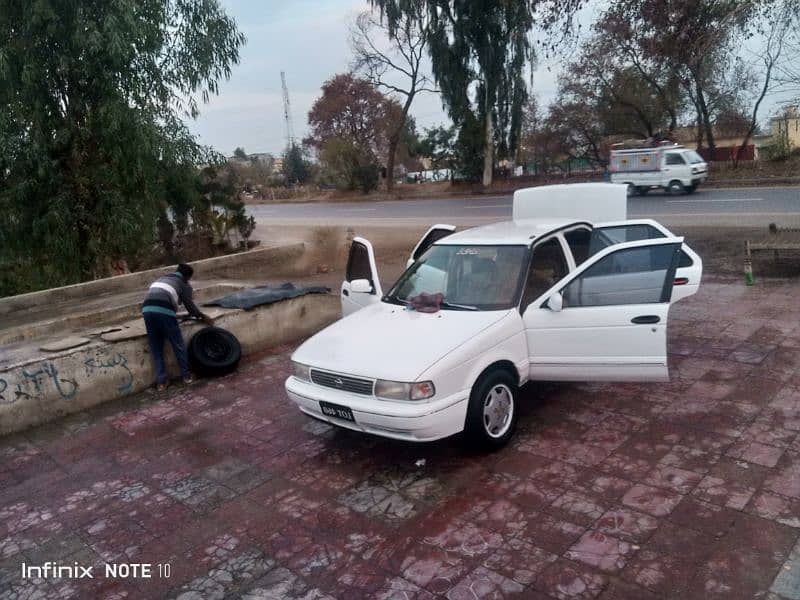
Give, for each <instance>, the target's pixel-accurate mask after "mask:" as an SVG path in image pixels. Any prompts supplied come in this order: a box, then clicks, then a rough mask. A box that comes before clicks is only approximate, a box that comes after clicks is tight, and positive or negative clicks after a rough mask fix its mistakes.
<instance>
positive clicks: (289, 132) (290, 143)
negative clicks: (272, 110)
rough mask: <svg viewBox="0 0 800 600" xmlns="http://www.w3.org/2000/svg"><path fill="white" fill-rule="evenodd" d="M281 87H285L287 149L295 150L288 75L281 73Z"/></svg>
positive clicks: (284, 112)
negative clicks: (287, 81) (287, 84)
mask: <svg viewBox="0 0 800 600" xmlns="http://www.w3.org/2000/svg"><path fill="white" fill-rule="evenodd" d="M281 86H282V87H283V117H284V119H285V120H286V147H287V148H289V149H291V148H294V128H293V127H292V110H291V106H290V105H289V88H288V87H287V86H286V73H284V72H283V71H281Z"/></svg>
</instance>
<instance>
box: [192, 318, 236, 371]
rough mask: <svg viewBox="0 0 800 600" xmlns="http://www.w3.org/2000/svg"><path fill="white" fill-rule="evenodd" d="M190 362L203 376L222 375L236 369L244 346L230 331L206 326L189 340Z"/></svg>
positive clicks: (194, 369)
mask: <svg viewBox="0 0 800 600" xmlns="http://www.w3.org/2000/svg"><path fill="white" fill-rule="evenodd" d="M188 351H189V364H190V365H191V366H192V371H194V372H195V373H196V374H198V375H200V376H202V377H220V376H222V375H227V374H228V373H232V372H233V371H235V370H236V367H237V366H239V360H240V359H241V358H242V346H241V344H239V340H237V339H236V336H235V335H233V334H232V333H231V332H230V331H227V330H225V329H221V328H220V327H205V328H203V329H201V330H200V331H198V332H197V333H195V334H194V336H192V339H191V340H190V341H189V348H188Z"/></svg>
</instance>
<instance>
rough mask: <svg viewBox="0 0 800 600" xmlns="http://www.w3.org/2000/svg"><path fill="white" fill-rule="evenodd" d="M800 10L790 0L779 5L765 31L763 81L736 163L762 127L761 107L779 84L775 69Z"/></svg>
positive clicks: (759, 58) (761, 54) (743, 124)
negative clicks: (775, 79) (759, 124)
mask: <svg viewBox="0 0 800 600" xmlns="http://www.w3.org/2000/svg"><path fill="white" fill-rule="evenodd" d="M798 10H800V4H797V5H792V3H791V2H790V1H787V2H785V3H784V4H783V5H782V6H780V7H779V10H776V11H775V12H774V13H773V14H772V15H770V16H769V17H768V19H769V23H768V27H767V30H766V33H765V34H764V40H763V44H762V47H761V51H760V52H759V56H758V58H757V61H759V62H761V64H763V70H761V73H762V74H763V75H762V79H761V85H760V86H759V87H758V88H757V91H756V94H755V98H754V100H753V107H752V111H751V113H750V117H749V119H748V118H747V117H745V118H744V119H743V123H742V125H741V127H742V129H744V130H745V133H744V136H743V137H742V143H741V144H740V145H739V148H738V149H737V150H736V155H735V157H734V160H733V164H734V166H738V165H739V161H741V160H742V156H743V155H744V151H745V149H746V148H747V145H748V143H749V142H750V139H751V138H752V137H753V134H755V133H756V130H757V128H758V111H759V108H760V107H761V103H762V102H763V101H764V98H765V97H766V95H767V93H768V92H769V91H770V90H771V89H772V88H773V87H774V85H775V83H774V78H773V71H775V70H776V69H780V65H781V58H782V54H783V52H784V45H785V43H786V41H787V38H788V39H791V38H790V35H791V32H792V25H793V23H792V21H793V19H794V21H795V22H794V25H795V26H800V20H797V12H798ZM795 58H796V57H795ZM745 123H746V126H745Z"/></svg>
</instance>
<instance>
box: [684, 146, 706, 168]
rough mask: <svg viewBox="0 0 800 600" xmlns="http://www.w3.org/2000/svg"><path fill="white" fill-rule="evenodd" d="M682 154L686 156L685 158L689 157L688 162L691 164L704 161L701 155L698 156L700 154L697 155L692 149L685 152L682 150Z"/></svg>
mask: <svg viewBox="0 0 800 600" xmlns="http://www.w3.org/2000/svg"><path fill="white" fill-rule="evenodd" d="M684 156H686V158H687V159H689V162H690V163H691V164H693V165H696V164H697V163H701V162H705V161H704V160H703V157H702V156H700V155H699V154H698V153H697V152H695V151H694V150H689V151H687V152H684Z"/></svg>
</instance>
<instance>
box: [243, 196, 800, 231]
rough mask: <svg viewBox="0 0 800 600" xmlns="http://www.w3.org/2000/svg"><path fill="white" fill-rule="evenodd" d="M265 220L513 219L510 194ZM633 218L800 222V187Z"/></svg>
mask: <svg viewBox="0 0 800 600" xmlns="http://www.w3.org/2000/svg"><path fill="white" fill-rule="evenodd" d="M249 210H250V212H251V214H252V215H254V216H255V217H256V219H257V220H258V221H259V222H261V223H265V224H266V223H272V224H277V223H286V224H295V225H300V224H337V225H341V224H350V223H365V222H366V223H369V224H372V225H379V224H386V225H392V224H397V225H401V224H418V223H422V222H424V223H432V222H451V223H454V224H456V225H460V224H473V223H482V222H492V221H502V220H505V219H509V218H510V217H511V195H510V194H508V195H501V196H465V197H455V198H440V199H433V200H418V199H414V200H388V201H381V202H347V203H345V202H341V203H340V202H336V203H303V204H300V203H293V204H290V203H287V204H258V205H252V206H250V207H249ZM628 212H629V216H630V218H636V217H646V218H654V219H659V220H661V221H663V222H665V223H675V224H682V225H716V224H719V225H741V226H755V225H763V224H768V223H770V222H773V221H777V222H784V223H792V224H795V225H797V224H800V188H799V187H762V188H738V189H707V190H703V189H700V190H698V191H697V192H696V193H695V194H693V195H691V196H669V195H666V194H662V193H651V194H648V195H647V196H644V197H634V198H631V199H630V200H629V201H628Z"/></svg>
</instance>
